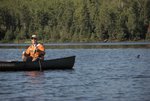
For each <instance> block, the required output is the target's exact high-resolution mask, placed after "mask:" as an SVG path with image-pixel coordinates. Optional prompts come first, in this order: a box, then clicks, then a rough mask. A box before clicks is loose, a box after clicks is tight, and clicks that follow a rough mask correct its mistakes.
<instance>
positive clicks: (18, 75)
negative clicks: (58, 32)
mask: <svg viewBox="0 0 150 101" xmlns="http://www.w3.org/2000/svg"><path fill="white" fill-rule="evenodd" d="M146 45H148V44H146ZM60 46H61V45H60ZM97 46H98V45H97ZM97 46H96V47H95V48H94V47H92V48H91V47H89V48H88V47H87V46H86V48H85V47H84V48H82V47H81V46H80V48H79V47H78V48H62V47H61V49H57V48H53V49H50V48H48V49H47V50H46V56H45V58H46V59H53V58H59V57H66V56H71V55H76V61H75V65H74V70H54V71H52V70H48V71H44V72H38V71H31V72H0V101H150V48H149V45H148V47H146V46H141V48H140V47H123V46H122V47H113V48H112V47H111V48H108V47H107V48H106V47H103V48H100V46H99V47H97ZM23 50H24V48H0V53H1V57H0V60H19V59H21V52H22V51H23ZM137 55H140V57H139V58H137Z"/></svg>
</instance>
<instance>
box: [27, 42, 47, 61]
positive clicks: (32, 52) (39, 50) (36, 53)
mask: <svg viewBox="0 0 150 101" xmlns="http://www.w3.org/2000/svg"><path fill="white" fill-rule="evenodd" d="M25 53H26V54H27V55H28V56H30V57H32V58H38V57H40V58H42V59H43V60H44V55H45V48H44V46H43V45H42V44H36V45H30V46H29V47H28V48H27V50H26V51H25Z"/></svg>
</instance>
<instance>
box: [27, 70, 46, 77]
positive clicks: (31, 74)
mask: <svg viewBox="0 0 150 101" xmlns="http://www.w3.org/2000/svg"><path fill="white" fill-rule="evenodd" d="M25 74H26V75H27V76H31V77H40V76H42V75H44V72H40V71H29V72H25Z"/></svg>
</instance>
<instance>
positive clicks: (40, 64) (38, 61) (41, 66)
mask: <svg viewBox="0 0 150 101" xmlns="http://www.w3.org/2000/svg"><path fill="white" fill-rule="evenodd" d="M38 62H39V66H40V71H42V65H41V61H40V59H39V60H38Z"/></svg>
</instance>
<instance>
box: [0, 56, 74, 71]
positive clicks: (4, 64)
mask: <svg viewBox="0 0 150 101" xmlns="http://www.w3.org/2000/svg"><path fill="white" fill-rule="evenodd" d="M74 63H75V56H70V57H64V58H58V59H51V60H44V61H37V62H23V61H10V62H8V61H0V71H39V70H54V69H62V70H63V69H73V66H74Z"/></svg>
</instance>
